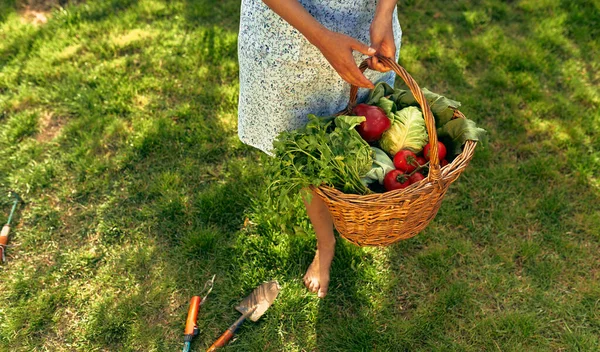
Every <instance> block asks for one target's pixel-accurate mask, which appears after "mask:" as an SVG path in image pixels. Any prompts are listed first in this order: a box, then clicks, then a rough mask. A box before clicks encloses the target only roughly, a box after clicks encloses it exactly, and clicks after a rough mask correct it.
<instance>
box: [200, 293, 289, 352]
mask: <svg viewBox="0 0 600 352" xmlns="http://www.w3.org/2000/svg"><path fill="white" fill-rule="evenodd" d="M280 290H281V287H279V284H278V283H277V281H269V282H265V283H264V284H262V285H260V286H258V287H257V288H255V289H254V291H252V293H251V294H250V295H249V296H248V297H246V298H245V299H244V300H243V301H242V303H240V305H239V306H237V307H235V309H236V310H237V311H238V312H240V313H242V316H241V317H240V318H239V319H238V320H236V322H235V323H233V324H232V325H231V326H230V327H229V329H227V330H225V332H224V333H223V335H221V337H219V338H218V339H217V341H215V342H214V343H213V344H212V346H210V347H209V349H208V350H206V351H207V352H212V351H215V350H216V349H217V348H219V347H223V346H225V345H226V344H227V343H228V342H229V340H231V338H232V337H233V334H234V333H235V331H236V330H237V329H238V328H239V327H240V325H242V323H243V322H244V320H246V319H247V318H248V319H250V320H252V321H257V320H258V319H259V318H260V317H261V316H262V315H263V314H264V313H265V312H266V311H267V309H269V307H270V306H271V304H273V301H275V298H277V295H278V294H279V291H280Z"/></svg>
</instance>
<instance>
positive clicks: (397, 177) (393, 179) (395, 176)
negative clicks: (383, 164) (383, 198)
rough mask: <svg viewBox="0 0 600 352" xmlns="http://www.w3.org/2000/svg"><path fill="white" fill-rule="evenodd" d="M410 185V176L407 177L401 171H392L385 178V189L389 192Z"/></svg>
mask: <svg viewBox="0 0 600 352" xmlns="http://www.w3.org/2000/svg"><path fill="white" fill-rule="evenodd" d="M409 185H410V181H409V180H408V175H405V174H404V173H403V172H402V171H400V170H392V171H390V172H388V173H387V174H386V175H385V177H384V178H383V187H385V189H386V190H387V191H392V190H395V189H402V188H406V187H408V186H409Z"/></svg>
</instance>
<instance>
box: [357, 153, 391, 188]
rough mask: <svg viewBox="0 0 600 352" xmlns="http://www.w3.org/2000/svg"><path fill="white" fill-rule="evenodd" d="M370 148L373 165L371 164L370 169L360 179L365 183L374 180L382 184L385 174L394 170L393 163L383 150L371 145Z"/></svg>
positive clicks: (367, 183) (370, 182) (373, 181)
mask: <svg viewBox="0 0 600 352" xmlns="http://www.w3.org/2000/svg"><path fill="white" fill-rule="evenodd" d="M371 150H372V151H373V165H372V166H371V170H369V172H367V173H366V174H365V175H364V176H363V177H361V179H360V180H361V181H362V182H363V184H365V185H369V184H372V183H375V182H378V183H379V184H380V185H383V179H384V177H385V175H386V174H387V173H388V172H390V171H392V170H394V163H393V162H392V159H390V157H389V156H388V155H387V154H386V153H385V152H384V151H383V150H381V149H379V148H376V147H371Z"/></svg>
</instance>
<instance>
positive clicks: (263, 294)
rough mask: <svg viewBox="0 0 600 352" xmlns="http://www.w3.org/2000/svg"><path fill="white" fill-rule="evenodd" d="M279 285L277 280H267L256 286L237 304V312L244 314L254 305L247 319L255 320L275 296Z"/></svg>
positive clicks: (271, 302)
mask: <svg viewBox="0 0 600 352" xmlns="http://www.w3.org/2000/svg"><path fill="white" fill-rule="evenodd" d="M280 290H281V287H280V286H279V283H277V281H269V282H265V283H264V284H262V285H260V286H258V287H257V288H255V289H254V291H252V293H251V294H250V295H249V296H248V297H246V298H244V300H243V301H242V303H240V305H239V306H237V307H235V309H237V311H238V312H240V313H242V314H244V313H246V312H248V311H249V310H250V309H252V308H254V307H256V310H255V311H254V313H252V315H250V316H249V317H248V319H250V320H252V321H257V320H258V319H259V318H260V317H261V316H262V315H263V314H264V313H265V312H266V310H267V309H269V307H270V306H271V304H273V301H275V298H277V295H278V294H279V291H280Z"/></svg>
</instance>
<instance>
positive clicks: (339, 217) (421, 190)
mask: <svg viewBox="0 0 600 352" xmlns="http://www.w3.org/2000/svg"><path fill="white" fill-rule="evenodd" d="M379 59H380V61H382V62H383V63H384V64H386V65H387V66H388V67H390V68H392V70H394V72H396V74H398V75H399V76H400V77H402V79H403V80H404V82H406V84H407V85H408V87H409V88H410V91H411V92H412V93H413V95H414V96H415V99H416V100H417V102H418V103H419V105H420V106H421V109H422V111H423V116H424V118H425V124H426V126H427V133H428V135H429V143H430V144H431V146H432V148H431V152H430V154H431V160H430V165H429V175H428V176H427V178H425V179H424V180H422V181H420V182H418V183H415V184H412V185H410V186H409V187H407V188H405V189H400V190H395V191H390V192H385V193H376V194H368V195H357V194H345V193H342V192H340V191H338V190H336V189H334V188H331V187H328V186H320V187H313V190H314V191H315V193H316V194H317V195H318V196H319V197H320V198H321V199H322V200H323V201H324V202H325V204H327V207H328V208H329V211H330V213H331V216H332V218H333V222H334V224H335V227H336V229H337V230H338V232H339V234H340V235H341V236H342V237H344V238H345V239H347V240H348V241H350V242H352V243H354V244H356V245H358V246H387V245H390V244H392V243H394V242H397V241H400V240H405V239H408V238H411V237H413V236H415V235H417V234H418V233H419V232H420V231H421V230H423V229H424V228H425V227H426V226H427V224H429V222H430V221H431V220H432V219H433V218H434V217H435V215H436V214H437V211H438V209H439V208H440V205H441V204H442V199H443V198H444V195H445V194H446V191H447V190H448V187H449V186H450V184H451V183H452V182H454V181H455V180H456V179H457V178H458V176H460V174H461V173H462V172H463V170H464V169H465V168H466V167H467V165H468V164H469V161H471V158H472V157H473V152H474V151H475V146H476V145H477V142H475V141H467V143H466V144H465V146H464V148H463V151H462V153H461V154H459V155H458V156H457V157H456V158H455V159H454V160H453V161H452V163H450V164H448V165H446V166H445V167H444V168H441V169H440V160H439V159H438V154H437V134H436V128H435V120H434V118H433V114H432V112H431V109H430V108H429V105H428V104H427V100H426V99H425V96H424V95H423V93H422V92H421V88H419V86H418V85H417V82H415V80H414V79H413V78H412V77H411V76H410V75H409V74H408V72H406V70H405V69H404V68H402V67H401V66H400V65H398V64H397V63H396V62H395V61H393V60H390V59H387V58H384V57H380V58H379ZM366 68H367V64H366V62H363V63H362V64H361V65H360V69H361V71H364V70H365V69H366ZM357 92H358V88H357V87H355V86H353V87H352V89H351V90H350V102H349V104H348V107H347V108H346V109H345V110H344V111H342V112H341V113H340V114H343V113H348V112H349V111H350V110H351V109H352V108H353V107H354V106H355V105H356V96H357ZM455 118H464V115H463V114H462V113H460V111H458V110H456V111H455Z"/></svg>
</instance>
